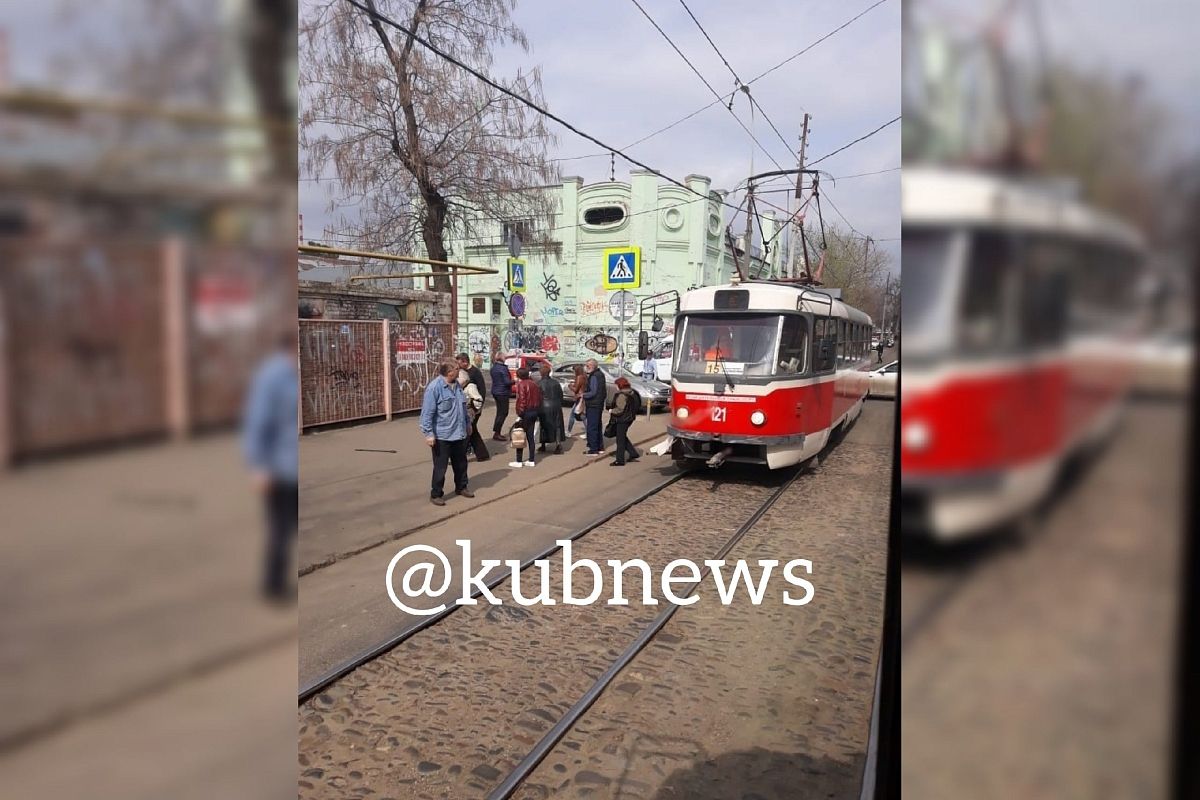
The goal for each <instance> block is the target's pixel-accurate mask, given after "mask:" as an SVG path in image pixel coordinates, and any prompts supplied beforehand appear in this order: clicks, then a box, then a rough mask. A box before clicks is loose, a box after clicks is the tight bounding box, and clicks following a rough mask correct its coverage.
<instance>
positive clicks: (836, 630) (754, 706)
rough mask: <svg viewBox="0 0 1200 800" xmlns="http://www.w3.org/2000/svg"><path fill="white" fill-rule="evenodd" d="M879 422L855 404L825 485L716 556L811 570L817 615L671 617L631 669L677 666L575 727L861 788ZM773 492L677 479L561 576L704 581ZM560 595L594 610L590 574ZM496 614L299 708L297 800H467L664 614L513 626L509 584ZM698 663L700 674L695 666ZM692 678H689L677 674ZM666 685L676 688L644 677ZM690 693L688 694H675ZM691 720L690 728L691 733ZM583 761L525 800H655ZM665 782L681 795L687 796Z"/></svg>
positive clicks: (471, 613) (873, 610)
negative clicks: (588, 565)
mask: <svg viewBox="0 0 1200 800" xmlns="http://www.w3.org/2000/svg"><path fill="white" fill-rule="evenodd" d="M892 409H893V406H892V404H891V403H871V404H869V405H868V413H866V414H865V415H864V417H863V418H862V419H861V420H860V422H859V424H858V425H857V426H856V428H855V429H854V430H852V431H851V433H850V435H849V437H848V438H847V439H846V441H844V442H842V443H841V444H840V445H839V446H838V447H837V448H836V449H834V450H833V451H832V453H831V455H830V457H829V459H828V461H827V462H826V463H825V465H823V466H822V468H821V469H820V470H819V471H818V472H817V473H815V474H813V475H808V476H804V477H802V478H800V479H799V480H798V481H797V482H796V484H794V485H793V487H792V489H791V490H790V491H789V492H788V494H787V495H785V497H784V498H783V499H782V500H781V503H780V504H779V506H778V507H777V509H776V510H775V511H772V512H770V513H768V515H767V516H766V517H764V519H763V520H761V521H760V523H759V526H756V528H755V529H754V531H752V534H751V537H750V538H748V539H747V540H746V541H744V542H743V545H742V546H741V547H740V548H738V549H737V550H735V551H734V553H733V554H732V556H731V557H733V558H737V557H745V558H759V557H770V558H779V559H781V560H785V561H786V560H789V559H791V558H809V559H812V560H813V562H814V574H813V576H812V580H813V583H814V585H815V586H816V587H817V594H816V595H815V598H814V600H813V602H812V603H811V604H809V605H807V606H804V607H798V608H797V607H788V606H783V604H782V603H781V602H780V601H779V599H778V593H779V592H780V591H782V589H781V588H779V587H783V588H788V587H785V586H784V584H783V583H782V582H781V581H778V580H777V581H776V582H774V583H773V584H772V586H776V588H775V589H774V592H775V594H774V596H773V598H772V599H768V600H766V601H764V603H763V605H762V606H757V607H756V606H753V605H751V604H750V603H749V601H748V600H747V601H745V602H744V604H742V603H738V602H735V604H734V605H733V606H730V607H729V608H725V607H723V606H721V605H720V604H719V602H718V601H716V600H715V598H712V597H709V598H708V599H709V600H710V601H712V602H709V603H704V602H703V600H702V601H701V603H699V604H697V605H696V606H692V607H689V608H685V609H683V610H682V611H681V613H680V614H679V615H677V619H679V620H680V625H679V626H678V630H676V629H675V627H676V623H675V622H674V621H673V622H672V623H671V625H669V626H668V628H667V630H665V631H664V632H663V634H662V636H660V640H659V641H658V642H656V644H654V645H652V649H651V650H648V651H646V652H645V653H643V657H645V658H647V659H649V658H662V657H663V654H662V653H657V652H656V651H655V650H654V648H659V647H667V648H668V650H669V651H674V652H678V653H681V654H686V656H687V658H686V659H685V660H684V661H680V662H679V663H678V664H672V663H669V662H671V661H672V659H669V658H668V659H667V662H664V663H654V664H653V665H651V664H650V662H646V663H645V664H643V663H642V657H639V659H638V660H637V661H635V664H634V665H633V666H631V667H630V670H632V671H631V672H630V674H629V676H628V677H626V676H625V675H622V676H619V677H618V680H617V682H616V684H615V685H614V687H613V688H612V689H611V690H610V691H609V692H608V693H606V694H605V695H604V696H603V697H602V698H601V702H600V703H599V704H597V706H595V707H594V708H593V709H592V711H591V712H589V714H588V716H587V717H586V718H585V722H586V724H587V725H595V726H599V728H598V729H603V728H604V727H605V726H606V725H611V724H612V723H605V722H599V720H601V719H602V717H601V716H598V715H601V714H605V713H614V714H619V713H622V712H621V710H622V708H625V707H629V708H631V709H632V710H634V711H637V712H639V714H640V715H641V716H640V717H639V719H638V720H637V721H636V722H635V723H633V724H636V725H637V726H640V727H637V728H636V729H635V728H628V730H629V732H634V731H635V730H636V731H640V732H641V733H643V734H644V735H645V736H647V737H650V738H649V739H647V740H646V741H653V740H657V739H663V738H664V737H670V736H680V735H682V736H684V737H689V736H690V737H694V739H695V746H694V747H691V746H689V745H687V744H686V743H683V742H676V743H675V744H674V745H673V747H674V748H675V751H676V753H683V752H687V753H688V755H676V756H672V757H670V758H668V759H667V761H668V762H669V763H670V764H671V766H672V769H675V768H676V767H684V768H686V767H688V766H691V767H693V768H695V769H697V770H701V771H702V770H704V769H708V768H710V766H711V764H710V762H711V760H712V758H714V757H717V756H721V755H725V756H727V757H728V758H729V759H733V760H738V759H742V758H744V757H745V753H749V754H750V756H749V757H750V758H751V759H752V760H753V759H754V758H755V757H756V756H755V754H756V753H759V752H760V751H761V752H762V753H764V754H765V757H766V759H767V763H768V765H769V766H770V768H771V772H772V774H773V775H774V776H775V778H777V779H782V778H783V777H785V776H786V775H788V774H790V775H791V777H792V779H793V781H794V780H796V779H800V780H809V779H811V782H812V784H813V785H814V786H824V785H826V784H828V785H831V786H833V785H836V786H838V787H841V789H843V790H844V789H846V788H848V787H850V786H855V787H856V786H857V781H858V777H859V776H858V772H859V771H860V770H861V761H860V759H861V753H862V752H863V750H864V748H865V738H866V725H867V718H868V715H869V709H870V701H871V688H872V683H873V680H874V669H875V658H876V655H877V648H878V630H879V624H880V622H879V617H880V613H881V603H882V599H881V598H882V591H883V583H882V575H883V565H884V557H885V548H886V520H887V509H888V496H887V492H888V486H889V484H890V472H889V464H890V442H891V433H890V426H891V424H892ZM781 478H782V476H780V475H778V474H775V475H767V474H765V473H762V472H761V471H750V470H741V471H735V470H732V469H730V470H726V471H722V472H720V473H716V474H715V475H714V474H702V475H700V476H697V477H690V478H687V479H685V480H683V481H681V482H679V483H677V484H674V485H673V486H671V487H668V488H667V489H666V490H664V491H663V492H661V493H660V494H658V495H656V496H654V497H652V498H650V499H648V500H646V501H645V502H644V503H642V504H640V505H638V506H636V507H635V508H634V509H632V510H631V511H629V512H627V513H625V514H623V515H621V516H619V517H616V518H614V519H613V520H612V521H610V522H609V523H607V524H605V525H604V526H602V527H600V528H598V529H596V530H595V531H593V532H592V533H590V534H588V536H586V537H584V538H583V539H581V540H580V541H579V542H577V543H576V547H575V553H574V557H575V559H577V560H578V559H580V558H591V559H594V560H596V561H598V562H601V563H603V562H604V561H605V560H606V559H613V558H615V559H630V558H635V557H636V558H642V559H645V560H646V561H647V562H649V564H650V565H651V567H652V569H653V570H655V572H656V573H657V572H658V571H660V570H661V569H662V568H663V567H664V566H665V565H666V564H667V563H668V562H669V561H671V560H673V559H675V558H689V559H692V560H694V561H697V562H699V561H702V560H703V559H704V558H708V557H711V556H712V555H713V554H714V553H715V552H716V551H717V550H718V549H719V548H720V546H721V545H722V544H723V543H724V542H725V541H726V540H727V538H728V537H729V535H730V534H731V533H732V532H733V531H734V530H735V529H736V528H737V527H738V525H740V524H741V523H742V522H744V521H745V519H746V518H747V517H748V516H749V515H750V513H751V512H752V511H753V510H754V509H755V508H757V506H758V505H759V504H760V503H761V502H762V501H763V500H764V499H765V498H766V497H767V496H768V495H769V494H770V493H771V492H772V491H773V490H774V488H776V487H777V486H778V485H779V483H780V481H781ZM560 563H561V562H559V564H556V565H555V567H554V569H553V572H552V580H551V582H550V585H551V594H552V596H559V595H561V586H560V581H561V575H562V571H561V566H560ZM526 574H527V575H528V573H526ZM575 583H576V584H577V586H576V588H575V590H574V593H575V594H576V595H577V596H578V595H583V594H585V593H587V592H588V591H590V588H591V582H590V575H589V574H588V573H587V572H577V573H576V575H575ZM626 584H627V587H626V590H625V595H626V596H627V597H637V596H640V594H641V584H640V580H639V579H638V578H637V574H636V571H634V572H630V573H627V576H626ZM777 584H778V586H777ZM522 587H523V588H524V590H525V593H526V594H531V593H532V592H533V591H534V581H533V580H532V579H530V578H525V579H523V583H522ZM655 594H656V595H658V590H657V588H656V589H655ZM496 595H497V596H498V597H500V598H501V599H503V601H504V603H505V605H503V606H498V607H492V606H483V605H481V606H476V607H469V608H463V609H460V610H459V611H457V612H456V613H455V614H453V615H451V616H450V617H448V618H447V619H446V620H445V621H444V622H442V623H440V624H438V625H436V626H434V627H433V628H431V629H429V630H427V631H424V632H422V633H419V634H417V635H415V636H414V637H413V638H412V639H410V640H409V641H408V642H406V643H405V644H404V645H403V646H401V647H400V648H398V649H397V650H395V651H393V652H391V653H389V654H387V655H385V656H382V657H381V658H379V659H376V660H375V661H373V662H371V663H370V664H368V665H366V666H364V667H362V668H360V669H359V670H357V671H355V672H354V673H351V674H350V675H348V676H347V677H346V678H344V679H343V680H342V681H340V682H338V683H337V684H335V685H334V686H332V687H330V689H329V690H327V691H326V692H325V693H323V694H320V695H318V696H316V697H314V698H313V699H312V700H311V701H310V702H309V703H307V704H305V705H304V706H303V707H302V708H301V711H300V736H299V749H300V756H299V758H300V784H299V786H300V795H301V797H305V798H333V797H337V798H343V797H350V798H360V797H371V798H387V797H391V798H395V800H400V799H401V798H405V799H407V798H470V797H480V796H482V795H483V794H485V793H486V791H487V790H488V789H490V788H491V787H492V786H493V785H494V784H495V783H496V782H497V781H498V780H499V779H500V778H501V777H502V776H503V775H504V774H505V773H506V772H507V771H508V770H509V769H511V768H512V767H513V766H514V765H515V764H516V762H517V761H518V760H519V759H520V758H521V757H522V756H523V755H524V754H525V753H526V752H527V751H528V750H529V749H530V748H531V747H532V746H533V744H534V743H535V742H536V741H537V740H538V739H539V738H540V737H541V736H542V734H543V733H545V732H546V731H547V730H548V729H549V728H550V726H551V725H552V724H553V723H554V721H556V720H557V719H558V718H559V717H560V716H561V714H562V713H563V712H564V711H565V710H566V709H567V708H568V707H569V706H570V705H571V704H572V703H573V702H574V701H575V700H576V699H577V698H578V697H579V696H580V695H581V694H582V693H583V692H584V691H585V690H586V689H587V687H588V686H590V685H591V683H592V682H593V681H594V680H595V678H596V677H597V676H598V675H599V674H600V673H601V672H602V671H603V669H604V668H605V667H606V666H607V665H608V664H609V663H611V661H612V660H613V659H614V658H616V656H617V655H618V654H619V653H620V651H621V650H622V649H623V648H624V647H625V646H626V645H627V644H628V642H629V641H630V640H632V638H633V637H634V636H635V635H636V633H637V632H638V630H640V629H641V628H642V627H643V626H644V625H645V624H646V623H647V622H649V620H650V619H651V618H652V617H653V616H654V614H655V613H656V612H657V611H658V610H659V608H660V607H645V606H643V605H641V604H640V603H636V602H635V603H633V604H631V605H629V606H608V605H599V604H597V605H593V606H564V605H556V606H535V607H529V608H525V607H518V606H516V605H514V604H513V601H512V599H511V587H510V586H509V585H508V584H504V585H502V586H501V588H500V589H499V590H497V591H496ZM743 599H744V598H743ZM692 612H696V613H695V614H693V613H692ZM706 615H707V616H706ZM684 619H687V620H688V622H687V624H689V625H691V626H692V628H687V627H685V626H684V624H683V620H684ZM706 650H707V651H711V657H709V658H707V659H705V658H698V657H696V656H697V655H699V654H700V653H702V652H703V651H706ZM750 653H753V656H749V655H748V654H750ZM704 665H707V667H706V668H704ZM689 666H690V667H693V668H694V667H702V669H700V671H699V672H696V671H690V672H689V671H688V670H687V669H686V668H687V667H689ZM669 669H676V670H679V669H682V670H683V671H682V672H679V673H678V674H672V675H671V677H669V678H663V679H657V680H656V679H654V678H653V677H652V676H653V674H654V672H656V671H660V672H663V674H664V675H665V674H666V673H667V671H668V670H669ZM688 682H691V685H692V686H693V688H694V691H692V692H687V691H686V688H685V687H686V686H688ZM669 684H674V685H678V686H680V687H681V688H680V691H681V692H683V693H684V694H685V695H687V696H688V697H689V698H690V702H692V703H695V704H696V705H695V708H694V710H691V711H689V710H687V709H686V708H685V707H684V706H683V705H681V701H680V700H679V699H678V698H675V697H672V696H670V692H671V690H670V686H669ZM664 692H666V694H663V693H664ZM732 699H737V700H738V702H736V703H731V702H730V701H731V700H732ZM610 703H611V704H612V706H611V708H610V707H609V705H608V704H610ZM715 712H717V713H715ZM693 718H694V719H697V720H700V719H703V720H705V722H704V724H702V725H698V724H695V723H693V722H690V721H688V720H690V719H693ZM617 724H622V725H623V724H624V723H617ZM580 730H581V731H583V728H581V729H580ZM589 730H597V728H595V727H593V728H589ZM592 744H594V745H595V746H596V747H598V748H600V750H601V751H603V750H605V749H606V748H608V747H609V744H608V743H602V738H594V739H593V738H591V737H584V738H583V739H581V740H580V741H579V742H578V744H577V745H576V746H575V747H574V748H573V747H572V745H571V744H570V743H569V742H564V743H563V747H564V748H566V749H567V750H568V751H569V750H572V749H576V748H577V749H578V753H577V755H575V756H574V757H573V758H572V760H571V763H570V765H569V766H563V767H562V771H561V772H560V771H559V770H558V769H556V767H555V763H558V762H552V761H549V760H548V761H547V762H545V764H544V765H543V768H544V769H545V770H549V772H548V773H546V776H542V775H541V774H538V775H535V778H536V780H535V781H533V782H532V783H531V785H530V788H529V789H528V790H527V791H530V792H534V793H535V794H532V795H530V796H539V793H540V796H546V795H548V794H550V793H551V792H552V791H553V792H556V793H557V795H556V796H562V797H582V796H611V795H612V794H613V793H614V792H615V791H616V790H617V789H618V787H620V789H621V791H623V792H624V794H623V795H622V796H629V797H634V796H653V795H654V794H655V792H657V791H658V789H659V788H660V786H659V784H663V785H664V786H665V785H667V784H665V783H664V782H663V779H662V778H661V777H660V778H659V779H653V778H651V777H650V776H648V775H643V774H642V772H643V769H642V767H643V766H645V767H646V769H648V770H649V771H650V772H657V771H660V770H661V768H662V764H661V763H660V762H659V761H656V760H654V759H651V762H648V764H646V765H641V764H637V763H633V762H634V761H636V759H633V761H631V764H630V766H629V767H628V768H627V769H626V771H625V773H624V776H623V773H622V771H621V770H617V771H615V772H614V771H612V770H611V769H610V768H611V767H612V766H613V765H611V764H608V763H602V762H604V761H605V760H604V759H603V758H600V757H599V756H593V755H592V754H590V752H589V751H588V750H586V749H584V748H585V746H589V747H590V746H591V745H592ZM638 746H640V745H638ZM635 750H636V747H635ZM631 755H632V753H631ZM597 758H600V760H599V761H597V760H596V759H597ZM576 761H577V762H578V763H575V762H576ZM651 764H652V765H651ZM706 765H709V766H706ZM623 769H625V768H623ZM789 770H790V772H789ZM798 776H799V777H798ZM672 780H675V781H676V783H677V784H678V782H679V781H683V782H684V783H682V784H678V785H686V781H687V780H688V779H687V778H686V777H683V776H679V775H677V776H676V777H675V778H673V779H672ZM777 783H778V781H777ZM671 785H675V784H671ZM778 785H779V786H782V785H783V784H778ZM790 785H794V783H793V784H790ZM843 793H844V792H843ZM664 796H691V797H701V796H705V795H702V794H697V793H695V792H687V793H685V794H683V795H664ZM708 796H711V797H726V796H730V795H727V794H722V793H718V794H710V795H708ZM763 796H765V797H770V796H772V795H771V794H769V793H768V794H765V795H763ZM775 796H779V797H792V796H795V795H794V794H778V793H776V795H775Z"/></svg>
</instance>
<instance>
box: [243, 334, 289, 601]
mask: <svg viewBox="0 0 1200 800" xmlns="http://www.w3.org/2000/svg"><path fill="white" fill-rule="evenodd" d="M298 392H299V382H298V381H297V378H296V335H295V333H294V332H292V331H289V332H288V333H286V334H284V335H283V336H281V337H280V339H279V341H278V343H277V348H276V352H274V353H273V354H271V355H270V356H268V357H267V359H266V360H265V361H264V362H263V363H262V364H261V365H260V366H259V368H258V371H257V373H255V375H254V379H253V380H252V381H251V384H250V391H249V393H248V394H247V396H246V407H245V411H244V414H243V417H242V451H243V453H244V455H245V459H246V463H247V465H248V466H249V467H250V472H251V479H252V481H253V484H254V488H255V490H256V491H257V492H258V493H259V494H260V495H262V497H263V502H264V505H265V506H266V511H267V552H266V559H265V565H264V569H263V586H262V589H263V593H264V594H265V595H266V597H267V599H269V600H271V601H274V602H286V601H288V600H290V599H291V587H290V586H289V581H288V578H287V565H288V561H289V556H290V554H291V544H292V540H293V539H295V537H296V527H297V521H298V503H299V498H300V492H299V488H298V483H299V474H300V470H299V464H298V436H299V433H298V431H297V425H296V398H297V394H298Z"/></svg>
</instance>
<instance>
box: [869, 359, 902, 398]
mask: <svg viewBox="0 0 1200 800" xmlns="http://www.w3.org/2000/svg"><path fill="white" fill-rule="evenodd" d="M868 374H869V377H870V383H869V384H868V385H867V396H868V397H891V398H894V397H895V396H896V379H897V378H899V377H900V362H899V361H893V362H892V363H890V364H884V365H883V366H882V367H880V368H879V369H873V370H871V372H870V373H868Z"/></svg>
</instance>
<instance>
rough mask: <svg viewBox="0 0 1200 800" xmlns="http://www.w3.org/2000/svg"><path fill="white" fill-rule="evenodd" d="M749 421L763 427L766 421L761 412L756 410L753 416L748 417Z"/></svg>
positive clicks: (764, 415) (765, 416)
mask: <svg viewBox="0 0 1200 800" xmlns="http://www.w3.org/2000/svg"><path fill="white" fill-rule="evenodd" d="M750 421H751V422H753V423H754V424H755V425H763V424H765V423H766V421H767V415H766V414H764V413H763V412H761V411H758V410H756V411H755V412H754V413H753V414H751V415H750Z"/></svg>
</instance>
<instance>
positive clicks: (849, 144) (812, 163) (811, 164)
mask: <svg viewBox="0 0 1200 800" xmlns="http://www.w3.org/2000/svg"><path fill="white" fill-rule="evenodd" d="M902 116H903V115H902V114H897V115H896V116H894V117H892V118H891V119H890V120H888V121H887V122H885V123H883V124H882V125H880V126H879V127H878V128H876V129H875V130H873V131H871V132H870V133H865V134H863V135H862V136H860V137H858V138H857V139H855V140H854V141H852V142H846V144H844V145H842V146H841V147H839V148H838V149H837V150H834V151H832V152H829V153H826V154H825V155H823V156H821V157H820V158H818V159H817V160H816V161H810V162H809V163H807V164H805V166H806V167H809V168H811V167H814V166H816V165H817V164H820V163H821V162H822V161H824V160H825V159H827V158H829V157H830V156H836V155H837V154H838V153H840V152H842V151H843V150H847V149H849V148H851V147H853V146H854V145H856V144H858V143H859V142H861V141H863V140H865V139H870V138H871V137H872V136H874V135H875V134H877V133H879V132H880V131H881V130H883V129H884V128H886V127H888V126H889V125H894V124H895V123H897V122H899V121H900V118H901V117H902Z"/></svg>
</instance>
